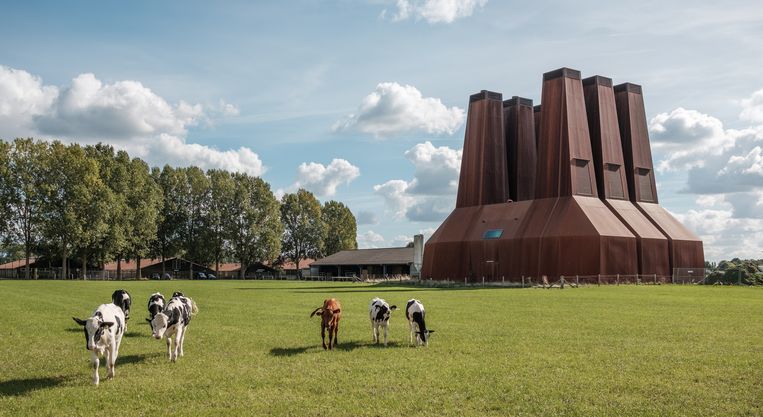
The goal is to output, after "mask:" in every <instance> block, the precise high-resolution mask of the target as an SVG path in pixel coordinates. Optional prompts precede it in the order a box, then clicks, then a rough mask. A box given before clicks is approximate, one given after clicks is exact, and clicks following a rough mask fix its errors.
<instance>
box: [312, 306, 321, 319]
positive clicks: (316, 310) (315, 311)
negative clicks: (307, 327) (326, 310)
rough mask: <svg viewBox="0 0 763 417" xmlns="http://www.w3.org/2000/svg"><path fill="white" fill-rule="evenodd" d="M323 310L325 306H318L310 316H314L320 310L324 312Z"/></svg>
mask: <svg viewBox="0 0 763 417" xmlns="http://www.w3.org/2000/svg"><path fill="white" fill-rule="evenodd" d="M322 311H323V307H318V308H316V309H315V310H313V312H312V313H310V317H312V316H314V315H316V314H318V312H322Z"/></svg>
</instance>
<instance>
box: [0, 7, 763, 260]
mask: <svg viewBox="0 0 763 417" xmlns="http://www.w3.org/2000/svg"><path fill="white" fill-rule="evenodd" d="M610 3H615V2H610ZM667 3H669V4H667ZM2 9H3V16H4V17H5V19H3V20H4V24H3V25H2V26H0V39H2V42H0V137H3V138H6V139H7V138H12V137H16V136H35V137H39V138H50V139H52V138H59V139H63V140H67V141H78V142H83V143H91V142H95V141H99V140H100V141H104V142H109V143H113V144H114V145H115V146H118V147H122V148H125V149H128V150H129V151H130V152H131V153H132V154H134V155H136V156H141V157H143V158H144V159H147V160H148V161H149V162H151V163H152V164H155V165H161V164H164V163H170V164H174V165H187V164H197V165H200V166H202V167H205V168H213V167H214V168H227V169H231V170H241V171H246V172H250V173H253V174H258V175H262V176H263V177H264V178H265V179H266V180H267V181H269V182H270V183H271V185H272V186H273V189H274V190H278V191H279V192H289V191H292V190H294V189H295V187H298V186H303V187H306V188H308V189H311V190H312V191H314V192H316V194H318V195H319V197H320V198H321V200H323V201H325V200H326V199H337V200H340V201H343V202H345V203H347V204H348V205H349V206H350V208H351V209H352V210H353V211H354V212H355V213H356V215H357V216H358V217H359V218H360V219H361V220H362V221H361V223H362V224H361V225H360V226H359V243H360V244H361V246H364V247H371V246H389V245H394V244H399V243H404V242H403V241H404V240H405V239H407V238H409V237H410V236H411V235H413V234H414V233H418V232H420V231H424V232H425V233H431V231H432V230H433V229H434V228H436V227H437V226H438V225H439V222H440V221H441V220H442V218H443V217H444V216H445V215H447V213H448V212H449V211H450V209H451V208H452V206H453V197H454V192H455V183H454V179H455V178H457V173H458V168H459V164H458V161H459V158H460V149H461V147H462V145H463V134H464V125H463V121H464V112H465V109H466V107H467V103H468V96H469V95H470V94H471V93H474V92H477V91H479V90H481V89H490V90H494V91H499V92H502V93H503V94H504V96H506V97H510V96H512V95H520V96H524V97H528V98H531V99H534V100H536V102H537V100H539V98H540V87H541V76H542V73H543V72H546V71H550V70H553V69H556V68H559V67H562V66H567V67H571V68H575V69H579V70H581V71H582V72H583V75H584V76H590V75H596V74H599V75H604V76H607V77H611V78H613V79H614V81H615V82H616V83H620V82H626V81H629V82H634V83H637V84H642V85H643V87H644V94H645V101H646V106H647V114H648V117H649V119H650V130H651V135H652V142H653V154H654V159H655V164H656V165H657V166H658V167H659V170H658V172H657V180H658V187H659V193H660V194H659V196H660V199H661V202H662V204H663V205H664V206H665V207H666V208H667V209H669V210H670V211H671V212H673V213H675V214H676V215H677V216H678V217H679V218H680V219H681V220H683V221H684V222H685V223H686V224H687V225H688V226H689V227H690V228H692V229H693V230H695V231H696V232H697V233H698V234H700V235H701V236H702V237H703V239H704V241H705V246H706V253H707V257H708V258H709V259H720V258H730V257H733V256H744V257H752V256H754V257H761V255H762V254H763V243H761V242H763V238H761V236H762V234H761V233H762V232H763V152H762V151H761V147H763V90H762V89H763V79H762V78H761V76H760V71H761V68H763V58H762V57H763V43H761V42H760V39H763V8H761V7H759V5H756V4H755V2H733V1H732V2H719V1H715V2H702V1H699V2H698V1H671V2H658V1H642V2H639V3H638V4H625V3H623V4H608V3H607V4H605V3H602V2H600V1H595V2H594V1H578V2H552V1H537V2H514V1H497V0H397V1H382V0H369V1H333V2H329V1H292V2H284V1H273V2H257V3H256V4H249V2H240V3H239V2H225V3H221V4H215V5H212V4H211V3H209V2H190V1H184V2H129V3H124V2H31V1H30V2H9V4H4V5H3V7H2Z"/></svg>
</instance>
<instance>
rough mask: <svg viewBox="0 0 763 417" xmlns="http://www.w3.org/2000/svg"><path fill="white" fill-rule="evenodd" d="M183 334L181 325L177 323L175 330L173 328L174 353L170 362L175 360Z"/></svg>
mask: <svg viewBox="0 0 763 417" xmlns="http://www.w3.org/2000/svg"><path fill="white" fill-rule="evenodd" d="M182 336H183V325H181V324H178V327H177V330H175V348H174V351H175V352H174V353H175V355H174V356H173V357H172V362H177V360H178V353H180V338H181V337H182Z"/></svg>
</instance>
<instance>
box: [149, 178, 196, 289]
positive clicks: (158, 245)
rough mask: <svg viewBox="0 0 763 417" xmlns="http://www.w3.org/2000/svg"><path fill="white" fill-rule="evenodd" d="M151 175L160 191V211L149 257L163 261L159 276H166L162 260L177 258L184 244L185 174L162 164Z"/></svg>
mask: <svg viewBox="0 0 763 417" xmlns="http://www.w3.org/2000/svg"><path fill="white" fill-rule="evenodd" d="M151 176H152V177H153V178H154V181H155V182H156V183H157V184H158V185H159V188H160V189H161V191H162V198H161V199H162V206H161V209H160V210H159V218H158V227H157V234H156V240H155V241H154V244H153V245H152V249H151V254H152V255H153V256H155V257H159V258H161V260H162V276H163V275H164V274H165V273H166V268H165V262H164V261H165V260H166V259H167V258H170V257H173V256H177V255H178V253H179V252H180V250H181V248H182V247H183V245H184V242H185V240H184V228H185V224H186V218H187V217H188V207H187V206H186V202H185V195H186V194H187V192H186V186H187V181H186V175H185V170H184V169H182V168H173V167H171V166H169V165H165V166H164V168H163V169H162V170H161V171H160V170H159V169H158V168H155V169H153V170H152V171H151Z"/></svg>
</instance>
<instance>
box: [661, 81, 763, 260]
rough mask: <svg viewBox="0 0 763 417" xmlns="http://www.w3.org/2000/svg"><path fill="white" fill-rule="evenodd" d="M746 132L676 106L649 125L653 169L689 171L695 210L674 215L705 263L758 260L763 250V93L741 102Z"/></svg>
mask: <svg viewBox="0 0 763 417" xmlns="http://www.w3.org/2000/svg"><path fill="white" fill-rule="evenodd" d="M739 103H740V104H741V105H742V108H743V110H742V112H741V113H740V119H741V120H743V121H748V122H751V125H750V126H749V127H748V128H745V129H726V128H725V127H724V126H723V123H722V122H721V121H720V120H719V119H717V118H715V117H712V116H710V115H707V114H703V113H701V112H698V111H695V110H687V109H683V108H678V109H675V110H673V111H672V112H670V113H661V114H658V115H657V116H655V117H654V118H653V119H652V121H651V123H650V125H649V127H650V132H651V135H652V138H653V144H654V146H653V148H652V149H653V151H654V155H653V156H654V158H655V161H658V164H657V166H658V167H660V169H662V170H664V171H676V172H684V171H685V172H687V175H686V187H685V189H684V190H683V192H686V193H692V194H696V195H697V197H696V206H697V207H696V208H693V209H689V210H686V211H685V212H680V213H676V214H675V215H676V217H677V218H678V219H679V220H681V221H682V222H683V223H684V224H685V225H686V226H687V227H688V228H689V229H690V230H693V231H695V232H696V233H697V234H698V235H699V236H700V237H701V238H702V241H703V242H704V244H705V256H706V258H707V259H714V260H719V259H730V258H733V257H740V258H744V257H748V258H760V256H761V250H763V239H761V238H760V237H761V236H763V110H762V109H763V90H759V91H757V92H756V93H754V94H753V95H752V96H751V97H750V98H748V99H745V100H741V101H740V102H739Z"/></svg>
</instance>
